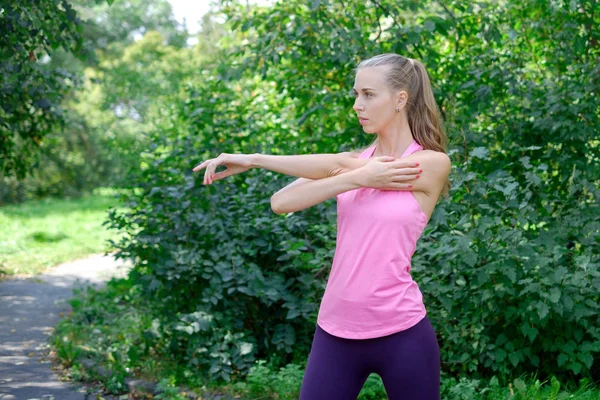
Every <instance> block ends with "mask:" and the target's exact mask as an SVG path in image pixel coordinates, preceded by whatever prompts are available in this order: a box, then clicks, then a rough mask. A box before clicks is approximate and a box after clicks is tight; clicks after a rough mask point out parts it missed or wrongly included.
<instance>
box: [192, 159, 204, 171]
mask: <svg viewBox="0 0 600 400" xmlns="http://www.w3.org/2000/svg"><path fill="white" fill-rule="evenodd" d="M205 163H206V161H204V162H203V163H202V164H198V165H196V166H195V167H194V169H192V171H194V172H196V171H200V170H201V169H202V168H204V164H205Z"/></svg>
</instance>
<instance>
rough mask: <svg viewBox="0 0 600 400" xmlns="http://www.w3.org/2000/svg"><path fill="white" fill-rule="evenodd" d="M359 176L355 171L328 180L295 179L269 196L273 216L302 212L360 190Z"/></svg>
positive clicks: (359, 173)
mask: <svg viewBox="0 0 600 400" xmlns="http://www.w3.org/2000/svg"><path fill="white" fill-rule="evenodd" d="M361 176H362V175H361V172H360V171H359V170H358V169H356V170H352V171H349V172H346V173H343V174H338V175H334V176H331V177H329V178H323V179H317V180H311V179H306V178H300V179H297V180H295V181H294V182H292V183H291V184H289V185H288V186H286V187H284V188H283V189H281V190H280V191H278V192H276V193H275V194H273V196H271V209H272V210H273V212H274V213H275V214H285V213H290V212H295V211H300V210H304V209H305V208H309V207H312V206H314V205H315V204H319V203H321V202H323V201H325V200H328V199H330V198H332V197H334V196H336V195H338V194H340V193H344V192H347V191H349V190H354V189H358V188H360V187H361V186H362V185H361V182H362V180H361Z"/></svg>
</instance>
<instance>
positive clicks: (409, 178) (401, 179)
mask: <svg viewBox="0 0 600 400" xmlns="http://www.w3.org/2000/svg"><path fill="white" fill-rule="evenodd" d="M420 176H421V175H411V174H409V175H396V176H394V179H393V181H392V182H394V183H405V182H406V181H414V180H415V179H418V178H419V177H420Z"/></svg>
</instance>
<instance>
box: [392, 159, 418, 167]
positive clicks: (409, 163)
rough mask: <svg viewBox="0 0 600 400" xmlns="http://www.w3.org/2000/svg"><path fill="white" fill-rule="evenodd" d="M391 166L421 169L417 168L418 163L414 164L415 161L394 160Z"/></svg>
mask: <svg viewBox="0 0 600 400" xmlns="http://www.w3.org/2000/svg"><path fill="white" fill-rule="evenodd" d="M392 165H393V166H394V168H416V169H420V168H421V167H419V166H418V163H416V162H415V161H406V160H402V159H399V160H395V161H394V162H393V163H392Z"/></svg>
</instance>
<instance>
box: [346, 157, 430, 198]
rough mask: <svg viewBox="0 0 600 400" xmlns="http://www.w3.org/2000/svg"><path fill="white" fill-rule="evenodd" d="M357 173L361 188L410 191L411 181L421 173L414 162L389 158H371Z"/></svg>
mask: <svg viewBox="0 0 600 400" xmlns="http://www.w3.org/2000/svg"><path fill="white" fill-rule="evenodd" d="M357 171H358V174H359V176H360V185H361V186H363V187H370V188H374V189H379V190H412V186H410V184H411V181H413V180H414V179H418V178H419V174H420V173H421V172H422V170H421V169H420V168H419V167H417V166H416V163H415V162H414V161H405V160H402V159H401V158H399V159H395V158H394V157H391V156H382V157H375V158H372V159H371V160H369V162H368V163H366V164H365V165H363V166H362V167H360V168H358V169H357Z"/></svg>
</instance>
